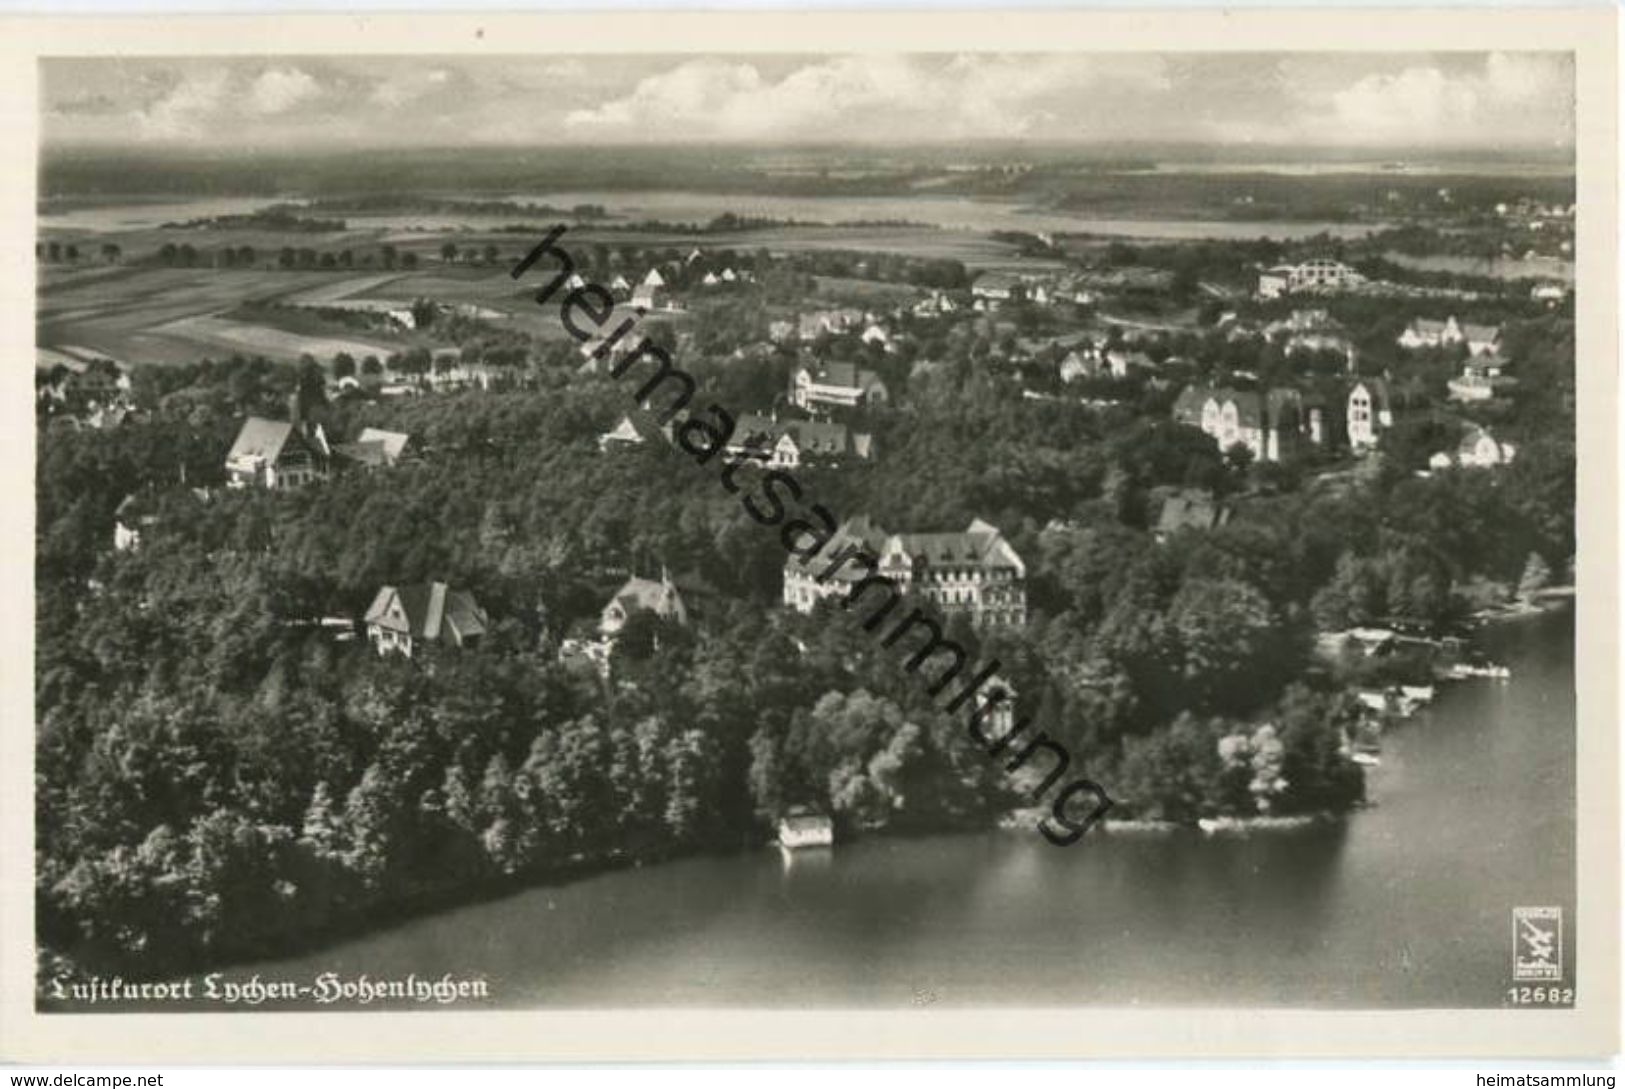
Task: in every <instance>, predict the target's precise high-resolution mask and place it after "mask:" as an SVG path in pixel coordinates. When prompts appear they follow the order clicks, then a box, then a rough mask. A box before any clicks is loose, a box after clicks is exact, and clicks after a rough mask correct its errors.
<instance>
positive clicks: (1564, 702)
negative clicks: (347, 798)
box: [217, 610, 1575, 1008]
mask: <svg viewBox="0 0 1625 1089" xmlns="http://www.w3.org/2000/svg"><path fill="white" fill-rule="evenodd" d="M1482 645H1483V647H1484V649H1485V650H1486V652H1487V653H1488V654H1489V656H1490V657H1491V658H1493V659H1494V660H1496V661H1501V662H1505V663H1507V664H1508V665H1510V666H1511V669H1512V673H1513V678H1512V680H1511V681H1507V682H1501V681H1490V680H1472V681H1465V682H1461V683H1458V684H1455V685H1452V686H1449V687H1441V688H1440V690H1439V698H1438V700H1437V701H1436V703H1435V704H1434V706H1433V707H1432V708H1431V709H1429V710H1426V711H1424V712H1422V713H1420V714H1419V715H1417V716H1416V717H1415V718H1413V719H1411V720H1410V721H1408V722H1406V723H1403V724H1401V725H1400V726H1398V727H1397V728H1396V729H1394V730H1393V731H1391V732H1390V733H1389V734H1388V735H1387V736H1386V737H1385V738H1384V741H1383V747H1384V751H1383V754H1382V765H1381V767H1377V768H1372V769H1370V770H1369V771H1368V772H1367V783H1368V788H1369V795H1370V799H1371V801H1372V803H1373V804H1372V806H1371V807H1370V808H1368V809H1366V810H1363V811H1361V812H1358V813H1356V814H1354V815H1353V816H1352V817H1350V818H1349V819H1348V820H1347V821H1344V822H1340V823H1336V824H1332V825H1323V826H1318V827H1312V828H1308V829H1303V830H1298V831H1289V832H1282V831H1268V832H1258V833H1254V834H1251V835H1225V834H1219V835H1214V836H1211V837H1208V836H1203V835H1201V834H1200V833H1196V832H1188V833H1187V832H1181V833H1173V834H1168V833H1145V832H1139V833H1133V832H1113V833H1109V834H1106V835H1099V834H1097V833H1095V832H1091V833H1090V834H1089V835H1088V837H1086V838H1085V840H1083V841H1082V842H1080V843H1079V844H1077V845H1075V846H1073V847H1070V848H1057V847H1053V846H1051V845H1050V844H1048V843H1047V842H1045V841H1044V840H1043V839H1042V837H1040V836H1039V835H1038V834H1037V833H1036V832H1029V831H1026V830H1016V831H1005V832H990V833H986V834H978V835H957V836H937V837H929V838H924V839H908V840H905V839H886V838H878V839H870V840H867V841H863V842H858V843H853V844H847V845H843V846H840V847H838V848H836V849H835V850H834V851H832V852H822V853H799V854H796V855H795V856H793V857H789V858H786V857H785V856H783V855H782V854H781V853H780V852H779V851H778V850H777V849H767V848H764V849H762V850H758V851H754V852H748V853H744V854H739V855H733V856H729V857H717V858H697V859H689V860H685V861H679V862H673V863H667V864H662V865H656V866H650V867H647V868H643V869H633V870H625V871H620V872H616V873H609V874H604V875H600V876H597V877H593V878H589V879H586V880H581V881H576V882H573V883H569V884H564V885H559V886H556V887H538V888H533V889H531V890H528V891H525V892H521V893H518V894H515V895H511V896H508V897H506V898H504V899H501V900H496V901H491V902H487V903H483V904H477V905H473V906H470V907H466V908H460V909H455V910H449V911H445V912H441V913H439V914H436V915H433V916H429V917H425V918H422V919H418V920H415V921H412V922H408V923H405V924H402V925H398V926H395V927H392V928H390V929H388V930H386V931H383V932H380V933H376V934H373V935H371V936H368V937H364V938H360V939H357V940H352V941H347V942H344V943H342V944H338V945H335V946H333V947H330V948H328V949H325V950H322V951H318V952H314V953H311V954H308V955H301V956H298V957H291V958H287V959H284V960H280V961H276V962H270V963H262V964H259V965H256V966H252V967H249V968H244V969H239V970H234V971H233V972H231V973H230V975H231V976H233V977H246V976H248V975H251V974H253V973H254V972H256V971H258V972H260V973H262V974H263V975H265V976H270V977H275V978H281V979H286V978H296V979H297V978H304V979H309V978H311V977H313V976H315V975H316V974H318V973H321V972H328V971H331V972H337V973H340V974H341V975H360V974H362V973H367V974H369V975H371V976H373V977H374V978H377V977H380V976H383V977H394V976H401V977H404V976H405V975H406V974H407V973H409V972H415V973H417V974H418V975H419V976H420V977H422V976H430V977H438V976H440V975H441V974H443V973H447V972H450V973H454V974H456V975H459V976H467V975H483V976H485V977H487V978H488V979H489V981H490V987H491V991H492V996H493V997H492V1003H493V1004H495V1005H499V1006H505V1007H519V1008H534V1007H577V1008H588V1007H604V1006H666V1005H672V1006H722V1007H725V1006H760V1007H805V1006H813V1007H816V1006H835V1005H857V1006H873V1007H879V1008H906V1007H913V1006H915V1005H919V1004H940V1005H947V1006H977V1005H1005V1004H1018V1003H1019V1004H1025V1005H1031V1006H1046V1005H1091V1004H1093V1005H1110V1006H1134V1005H1147V1006H1162V1005H1175V1006H1178V1005H1187V1006H1209V1005H1212V1006H1231V1007H1234V1006H1300V1007H1301V1006H1310V1007H1334V1008H1384V1007H1389V1008H1392V1007H1398V1008H1420V1007H1496V1006H1500V1005H1501V1004H1502V1002H1503V997H1504V994H1505V991H1506V988H1507V987H1508V986H1509V985H1510V984H1511V979H1510V974H1511V957H1512V949H1511V932H1512V922H1511V912H1512V909H1513V907H1515V906H1526V905H1528V906H1547V905H1552V906H1558V907H1561V908H1563V911H1564V921H1565V924H1566V929H1567V928H1569V927H1572V923H1573V919H1574V888H1575V877H1574V830H1575V821H1574V770H1575V769H1574V752H1575V748H1574V743H1575V723H1574V651H1573V615H1572V612H1571V611H1567V610H1565V611H1563V612H1560V613H1553V614H1547V615H1543V616H1539V617H1534V618H1529V619H1524V620H1519V621H1513V622H1510V623H1506V624H1503V625H1500V626H1498V627H1494V628H1491V629H1488V630H1486V632H1485V633H1484V635H1483V638H1482ZM1565 944H1566V946H1567V948H1566V949H1565V958H1566V961H1565V979H1567V980H1571V981H1572V979H1573V967H1572V966H1573V963H1574V950H1573V942H1572V940H1567V941H1566V942H1565ZM217 1008H218V1007H217ZM374 1008H376V1007H374Z"/></svg>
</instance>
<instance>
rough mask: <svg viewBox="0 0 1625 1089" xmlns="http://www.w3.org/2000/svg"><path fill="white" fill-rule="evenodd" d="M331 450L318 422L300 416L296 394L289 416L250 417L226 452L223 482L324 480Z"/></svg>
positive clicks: (278, 484)
mask: <svg viewBox="0 0 1625 1089" xmlns="http://www.w3.org/2000/svg"><path fill="white" fill-rule="evenodd" d="M332 460H333V450H332V448H331V447H330V446H328V444H327V435H326V434H325V433H324V432H323V431H322V426H321V424H312V423H310V422H308V421H306V420H304V419H303V418H302V414H301V412H300V411H299V406H298V399H297V396H296V397H295V398H294V401H293V412H292V418H291V419H287V420H268V419H265V418H264V417H262V416H250V417H249V418H248V419H246V420H244V421H243V427H242V430H241V431H239V432H238V433H237V441H236V442H234V443H232V445H231V450H230V452H229V453H227V454H226V483H227V484H228V485H229V486H230V487H233V488H298V487H301V486H303V485H305V484H309V483H310V482H311V481H314V480H326V479H327V475H328V471H329V468H330V466H331V463H332Z"/></svg>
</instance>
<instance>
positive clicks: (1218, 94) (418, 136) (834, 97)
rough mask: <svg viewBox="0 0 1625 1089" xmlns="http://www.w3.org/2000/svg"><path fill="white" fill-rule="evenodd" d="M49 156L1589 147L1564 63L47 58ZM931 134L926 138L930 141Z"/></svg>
mask: <svg viewBox="0 0 1625 1089" xmlns="http://www.w3.org/2000/svg"><path fill="white" fill-rule="evenodd" d="M40 75H41V121H42V137H43V140H44V142H45V144H46V145H48V146H50V147H52V148H76V149H77V148H83V149H96V148H99V149H104V150H118V149H125V150H132V149H138V148H139V149H168V150H169V152H170V153H174V152H178V151H182V150H188V149H189V150H195V151H202V150H213V151H218V152H227V151H231V152H245V151H249V152H253V151H258V152H273V151H295V152H303V153H316V152H319V151H321V150H323V149H328V150H341V151H356V150H359V149H366V150H369V151H380V150H384V149H442V148H443V149H472V148H493V149H514V150H521V149H526V148H532V149H558V148H587V147H603V148H617V147H625V148H630V147H730V148H759V147H806V146H826V147H830V146H833V147H850V148H854V149H865V150H869V151H873V150H875V149H879V148H890V149H896V150H899V151H902V150H905V149H924V148H934V147H954V148H959V149H962V150H963V149H966V148H973V147H987V148H997V147H1001V146H1009V145H1013V144H1016V145H1020V146H1022V147H1033V148H1043V147H1049V148H1068V149H1109V148H1140V147H1146V146H1152V147H1168V146H1184V147H1188V148H1227V149H1243V148H1244V149H1246V150H1247V151H1248V152H1250V153H1256V152H1260V151H1267V150H1268V149H1280V151H1292V152H1293V153H1295V154H1299V155H1301V154H1304V153H1305V149H1306V147H1309V146H1313V147H1317V148H1324V149H1328V150H1330V149H1335V150H1336V151H1337V152H1339V153H1343V154H1356V155H1377V156H1381V155H1385V154H1394V153H1406V152H1409V153H1412V154H1414V153H1415V152H1416V151H1417V150H1419V149H1427V151H1428V152H1429V153H1430V154H1442V153H1462V152H1465V153H1469V154H1486V155H1489V154H1506V153H1512V154H1544V155H1550V154H1560V155H1561V154H1565V153H1572V148H1573V146H1574V141H1575V131H1574V59H1573V56H1572V55H1571V54H1567V53H1535V52H1527V53H1524V52H1519V53H1510V52H1497V53H1484V52H1479V53H1455V52H1450V53H1308V52H1305V53H1250V54H1247V53H1236V54H1232V53H1088V52H1075V53H1061V52H1042V53H1025V54H995V53H963V52H962V53H956V54H940V53H907V54H869V53H858V54H847V55H835V54H829V55H824V54H808V55H799V56H798V55H777V54H750V55H705V54H699V55H665V56H661V55H653V56H649V55H594V56H588V55H579V56H577V55H564V54H561V55H553V56H547V55H542V56H528V57H512V56H509V57H488V58H477V59H472V58H468V57H435V56H356V57H328V56H315V57H312V56H305V57H173V58H140V57H124V58H118V59H107V58H94V59H92V58H47V59H44V60H42V62H41V64H40ZM923 133H929V134H930V138H929V139H920V136H921V134H923Z"/></svg>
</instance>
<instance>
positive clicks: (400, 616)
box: [363, 582, 487, 658]
mask: <svg viewBox="0 0 1625 1089" xmlns="http://www.w3.org/2000/svg"><path fill="white" fill-rule="evenodd" d="M363 623H365V624H366V626H367V639H368V640H369V641H370V642H371V643H372V645H373V646H374V647H376V648H377V650H378V653H380V654H389V653H400V654H404V655H406V656H407V657H408V658H410V657H411V656H412V652H413V651H414V650H415V649H416V648H417V647H418V646H420V645H422V644H424V643H437V644H441V645H446V646H455V647H465V646H471V645H473V644H474V643H475V642H477V641H478V640H479V638H480V636H482V635H484V634H485V631H486V627H487V620H486V615H485V610H484V609H482V608H480V605H479V602H477V601H475V600H474V595H473V594H470V593H469V592H468V591H466V590H455V589H452V588H451V587H450V586H447V585H446V584H445V583H443V582H420V583H417V584H415V585H412V586H385V587H384V588H383V589H381V590H379V591H378V593H377V595H376V596H375V597H374V598H373V599H372V604H371V605H370V606H368V608H367V613H366V616H365V618H364V619H363Z"/></svg>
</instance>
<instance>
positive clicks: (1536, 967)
mask: <svg viewBox="0 0 1625 1089" xmlns="http://www.w3.org/2000/svg"><path fill="white" fill-rule="evenodd" d="M1512 978H1513V979H1531V980H1533V979H1539V980H1547V981H1553V980H1561V979H1562V978H1563V909H1562V908H1555V907H1520V908H1513V909H1512Z"/></svg>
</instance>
